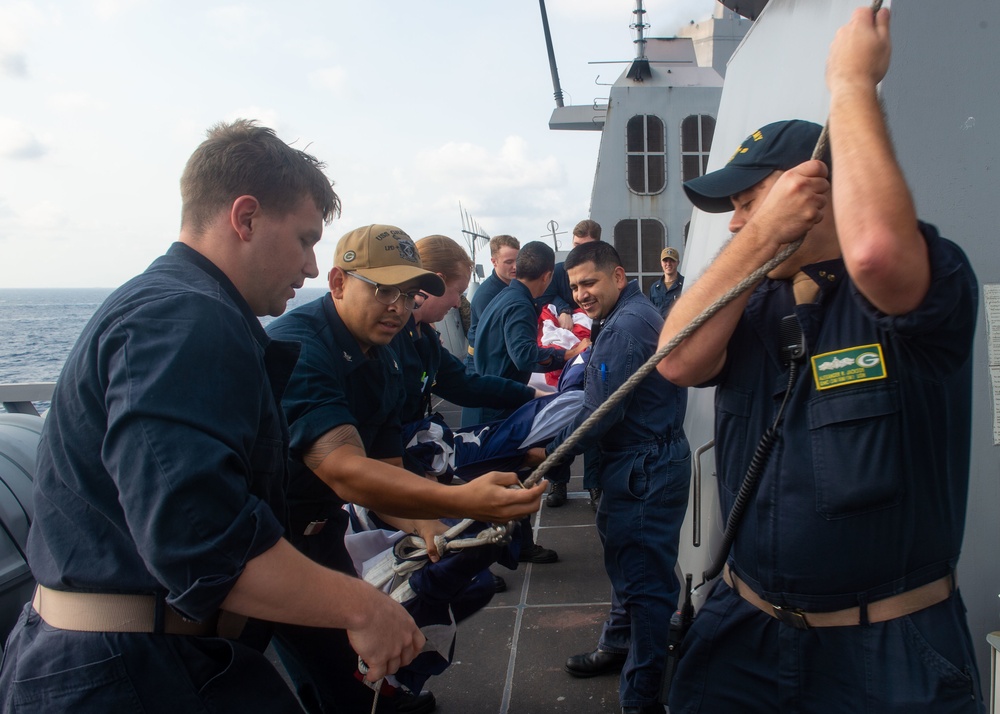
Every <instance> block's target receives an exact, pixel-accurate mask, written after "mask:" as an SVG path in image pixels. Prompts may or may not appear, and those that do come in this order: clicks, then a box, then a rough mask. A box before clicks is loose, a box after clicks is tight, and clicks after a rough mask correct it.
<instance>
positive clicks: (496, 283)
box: [462, 270, 507, 426]
mask: <svg viewBox="0 0 1000 714" xmlns="http://www.w3.org/2000/svg"><path fill="white" fill-rule="evenodd" d="M505 287H507V283H505V282H504V281H503V280H501V279H500V277H499V276H498V275H497V271H496V270H494V271H493V272H492V273H490V276H489V277H488V278H486V280H484V281H483V282H482V283H480V285H479V287H478V288H476V292H475V293H473V295H472V301H471V302H469V332H468V334H467V335H466V337H467V338H468V340H469V349H470V350H471V351H474V348H475V346H476V331H477V328H478V326H479V318H480V317H482V316H483V313H484V312H485V311H486V306H487V305H489V304H490V303H491V302H493V298H495V297H496V296H497V295H499V294H500V291H501V290H503V289H504V288H505ZM465 366H466V368H467V369H469V370H470V371H475V365H474V363H473V360H472V354H471V352H470V354H469V355H468V359H466V360H465ZM477 423H478V422H474V421H473V422H469V423H468V424H466V422H465V420H464V419H463V420H462V426H469V425H472V424H477Z"/></svg>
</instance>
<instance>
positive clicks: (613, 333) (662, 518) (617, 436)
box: [546, 280, 691, 707]
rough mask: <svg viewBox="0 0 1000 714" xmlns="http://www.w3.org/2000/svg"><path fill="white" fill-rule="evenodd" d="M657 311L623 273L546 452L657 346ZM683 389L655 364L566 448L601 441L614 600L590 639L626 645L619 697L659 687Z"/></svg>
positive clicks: (668, 609) (687, 459)
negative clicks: (578, 397)
mask: <svg viewBox="0 0 1000 714" xmlns="http://www.w3.org/2000/svg"><path fill="white" fill-rule="evenodd" d="M662 327H663V319H662V318H661V317H660V316H659V313H657V311H656V308H654V307H653V305H652V304H651V303H650V302H649V300H647V299H646V296H645V295H643V294H642V291H641V290H639V284H638V283H637V282H636V281H634V280H633V281H630V282H629V283H628V285H626V286H625V289H624V290H623V291H622V292H621V295H620V296H619V297H618V302H616V303H615V306H614V308H612V310H611V312H610V313H609V314H608V316H607V317H606V318H605V320H604V322H603V325H602V326H601V329H600V332H599V334H598V336H597V341H596V342H595V343H594V345H593V347H592V348H591V349H592V350H593V351H592V353H591V355H590V361H589V362H588V363H587V372H586V381H585V383H584V401H583V409H582V410H581V411H580V414H579V415H578V416H577V418H576V420H575V421H574V424H573V425H572V426H570V427H568V428H567V429H566V431H564V432H563V433H562V434H560V435H559V437H557V438H556V439H555V440H554V441H553V442H552V443H550V444H549V445H548V446H547V447H546V452H547V453H549V454H551V453H552V452H553V451H555V449H556V448H557V447H558V446H559V445H560V444H561V443H562V442H563V441H565V440H566V438H568V437H569V435H570V434H571V433H573V431H575V430H576V428H577V427H578V426H579V425H580V424H582V423H583V421H584V420H585V419H586V418H587V417H589V416H590V415H591V414H593V413H594V411H595V410H596V409H597V407H599V406H600V405H601V404H603V403H604V402H605V400H607V398H608V397H609V396H611V394H613V393H614V392H615V391H616V390H617V389H618V387H620V386H621V385H622V384H623V383H624V382H625V381H626V380H627V379H628V378H629V377H631V376H632V374H633V373H634V372H635V371H636V370H637V369H638V368H639V367H640V366H641V365H642V364H643V363H645V362H646V360H648V359H649V358H650V357H651V356H652V355H653V353H654V352H655V351H656V345H657V342H658V340H659V337H660V330H661V329H662ZM686 407H687V390H686V389H681V388H679V387H676V386H675V385H673V384H671V383H670V382H668V381H667V380H666V379H664V378H663V377H661V376H660V375H659V373H658V372H656V371H654V372H652V373H651V374H650V375H649V376H647V377H646V378H645V379H644V380H642V381H641V382H640V383H639V385H638V386H637V387H636V388H635V389H634V390H633V391H632V392H631V393H630V394H629V395H628V396H627V397H625V399H624V400H623V401H622V402H621V403H619V404H618V406H617V407H615V409H613V410H612V411H611V412H609V413H608V414H607V415H606V416H605V417H604V418H603V419H602V420H601V421H600V422H598V424H597V425H596V426H595V427H593V430H592V431H591V432H590V433H588V435H587V436H586V437H585V438H584V439H582V440H581V442H580V443H578V444H577V445H576V447H575V448H574V449H573V450H572V453H574V454H580V453H582V452H583V451H584V448H585V447H586V445H587V444H589V443H592V442H593V441H595V440H596V441H597V442H598V445H599V446H600V451H601V467H600V486H601V488H602V489H603V491H604V495H603V497H602V498H601V501H600V506H599V507H598V509H597V530H598V534H599V535H600V538H601V543H602V545H603V546H604V567H605V569H606V570H607V573H608V577H609V578H610V579H611V585H612V609H611V614H610V615H609V617H608V620H607V621H606V622H605V623H604V628H603V630H602V632H601V638H600V641H599V642H598V647H599V648H600V649H602V650H604V651H606V652H617V653H625V652H627V653H628V658H627V659H626V662H625V667H624V669H622V675H621V685H620V691H619V696H620V700H621V706H623V707H639V706H643V705H648V704H653V703H654V702H655V701H656V697H657V695H658V694H659V691H660V681H661V679H662V677H663V665H664V661H665V657H666V651H667V636H668V626H669V623H670V616H671V615H672V614H673V613H674V611H675V610H676V608H677V596H678V594H679V591H680V583H679V582H678V580H677V576H676V574H675V573H674V566H675V564H676V562H677V545H678V539H679V537H680V530H681V523H682V521H683V520H684V513H685V511H686V510H687V503H688V484H689V483H690V477H691V474H690V466H691V450H690V448H689V446H688V442H687V438H686V437H685V436H684V427H683V425H684V411H685V409H686Z"/></svg>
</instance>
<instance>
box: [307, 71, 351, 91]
mask: <svg viewBox="0 0 1000 714" xmlns="http://www.w3.org/2000/svg"><path fill="white" fill-rule="evenodd" d="M309 83H310V84H312V85H313V86H314V87H319V88H320V89H326V90H329V91H331V92H341V91H342V90H343V89H344V88H345V87H346V86H347V70H346V69H344V68H343V67H326V68H324V69H317V70H313V71H312V72H310V73H309Z"/></svg>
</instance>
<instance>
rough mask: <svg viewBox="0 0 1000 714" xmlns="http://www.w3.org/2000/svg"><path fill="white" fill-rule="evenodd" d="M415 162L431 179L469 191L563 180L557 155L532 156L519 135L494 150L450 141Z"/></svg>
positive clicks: (421, 155)
mask: <svg viewBox="0 0 1000 714" xmlns="http://www.w3.org/2000/svg"><path fill="white" fill-rule="evenodd" d="M416 161H417V164H418V169H417V170H418V171H419V173H421V174H422V176H423V177H425V178H427V179H428V180H431V181H435V182H438V183H441V184H445V185H459V186H462V187H463V188H466V189H468V190H469V192H476V191H482V190H486V191H496V190H511V189H519V188H531V189H535V188H540V187H543V186H549V185H552V184H553V183H557V182H561V181H562V171H561V167H560V166H559V162H558V161H557V160H556V158H555V157H553V156H545V157H541V158H536V157H533V156H532V155H531V151H530V149H529V148H528V143H527V142H526V141H525V140H524V139H523V138H522V137H520V136H509V137H507V138H506V139H505V140H504V143H503V145H502V146H501V148H500V150H499V151H497V152H495V153H491V152H490V151H489V150H488V149H486V148H484V147H482V146H477V145H475V144H470V143H456V142H449V143H447V144H444V145H443V146H440V147H438V148H437V149H432V150H429V151H422V152H420V153H418V154H417V156H416Z"/></svg>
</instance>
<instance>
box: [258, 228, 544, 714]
mask: <svg viewBox="0 0 1000 714" xmlns="http://www.w3.org/2000/svg"><path fill="white" fill-rule="evenodd" d="M328 277H329V286H330V292H329V293H328V294H327V295H324V296H323V297H322V298H319V299H318V300H314V301H313V302H311V303H308V304H306V305H304V306H302V307H300V308H298V309H296V310H293V311H292V312H290V313H288V314H287V315H285V316H283V317H281V318H280V319H278V320H275V321H274V322H272V323H271V324H270V325H269V326H268V328H267V331H268V333H269V334H270V335H271V336H272V337H274V338H280V339H285V340H294V341H297V342H300V343H301V344H302V351H301V353H300V356H299V361H298V363H297V364H296V366H295V370H294V371H293V373H292V376H291V378H290V380H289V382H288V386H287V387H286V389H285V392H284V396H283V397H282V406H283V407H284V409H285V413H286V415H287V417H288V424H289V431H290V437H291V439H290V457H291V458H290V463H289V484H288V499H287V500H288V506H289V523H290V526H289V529H290V532H289V534H288V535H289V539H290V540H291V541H292V543H293V544H294V545H296V547H298V548H299V550H301V551H302V552H303V553H305V554H306V555H308V556H309V557H310V558H312V559H313V560H316V561H318V562H320V563H322V564H324V565H327V566H329V567H332V568H335V569H337V570H340V571H342V572H347V573H352V574H353V573H354V569H353V565H352V562H351V559H350V557H349V556H348V554H347V550H346V548H345V547H344V532H345V529H346V526H347V521H348V519H347V514H346V513H345V512H344V511H343V510H342V509H341V506H342V505H343V504H344V503H345V502H351V503H356V504H359V505H361V506H365V507H367V508H369V509H371V510H373V511H376V512H377V513H378V515H379V516H380V517H381V518H382V519H383V520H384V521H386V522H387V523H388V524H389V525H391V526H393V527H395V528H399V529H401V530H405V531H408V532H417V533H419V534H420V535H422V536H424V537H425V540H429V541H431V542H433V535H434V534H435V533H438V532H440V528H441V524H440V523H439V522H438V521H437V520H436V519H437V518H441V517H455V518H465V517H469V518H475V519H477V520H483V521H492V522H505V521H510V520H516V519H518V518H520V517H521V516H524V515H526V514H528V513H531V512H533V511H536V510H538V506H539V504H540V500H541V495H542V493H543V492H544V489H545V486H544V485H541V486H536V487H535V488H533V489H530V490H512V489H508V488H507V486H510V485H513V484H514V483H516V482H517V477H516V476H515V475H514V474H512V473H499V472H492V473H489V474H486V475H484V476H481V477H480V478H477V479H475V480H473V481H472V482H470V483H469V484H465V485H461V486H444V485H442V484H439V483H436V482H432V481H430V480H428V479H424V478H421V477H420V476H418V475H416V474H414V473H411V472H409V471H405V470H404V469H403V468H401V465H402V453H403V441H402V436H401V422H400V410H401V407H402V400H403V396H404V390H403V382H402V373H401V369H400V363H399V360H398V359H397V357H396V355H395V353H394V352H393V351H392V350H391V349H390V347H389V342H390V341H391V340H392V338H393V337H395V336H396V334H397V333H399V331H400V330H401V329H402V328H403V326H404V325H405V324H406V323H407V321H408V320H409V318H410V311H411V310H412V309H413V308H414V307H415V306H417V305H419V304H420V303H421V302H422V300H423V295H422V293H427V294H429V295H434V296H440V295H442V294H443V293H444V291H445V285H444V282H443V281H442V280H441V278H440V277H439V276H438V275H437V274H435V273H432V272H430V271H428V270H424V268H423V267H422V265H421V263H420V257H419V255H418V254H417V252H416V248H415V246H414V244H413V241H412V240H411V239H410V237H409V236H408V235H407V234H406V233H405V232H403V231H402V230H400V229H399V228H396V227H395V226H388V225H370V226H365V227H363V228H358V229H356V230H353V231H351V232H350V233H348V234H346V235H345V236H344V237H343V238H341V240H340V243H339V244H338V245H337V250H336V255H335V259H334V267H333V269H332V270H331V271H330V273H329V276H328ZM436 555H437V554H436V553H434V557H436ZM275 647H276V649H277V650H278V652H279V654H280V655H281V657H282V661H283V662H284V663H285V665H286V668H287V669H288V670H289V673H290V675H291V676H292V679H293V680H294V682H295V684H296V688H297V690H298V693H299V697H300V699H301V700H302V701H303V702H305V703H306V704H307V709H308V710H309V711H367V710H369V709H370V708H371V703H372V693H371V691H370V690H368V689H367V688H366V687H365V686H364V685H363V684H361V683H360V682H358V681H357V680H356V679H355V677H354V672H355V670H356V669H357V655H356V654H355V653H354V651H353V650H352V649H351V647H350V644H349V643H348V641H347V637H346V633H345V632H344V631H343V630H329V629H319V628H307V627H287V628H285V627H283V628H281V629H280V630H279V632H278V633H277V636H276V641H275ZM410 696H412V697H420V696H421V695H420V694H418V693H417V694H412V695H410ZM425 696H426V695H425ZM393 699H395V697H383V698H380V700H379V709H378V711H380V712H381V711H383V700H384V703H385V705H386V706H388V707H389V708H387V709H385V711H395V709H396V708H398V707H396V702H393V701H392V700H393ZM312 703H315V706H311V704H312ZM399 704H402V702H399ZM413 704H421V703H419V702H409V703H407V706H404V707H403V708H412V705H413ZM427 704H432V702H427Z"/></svg>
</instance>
